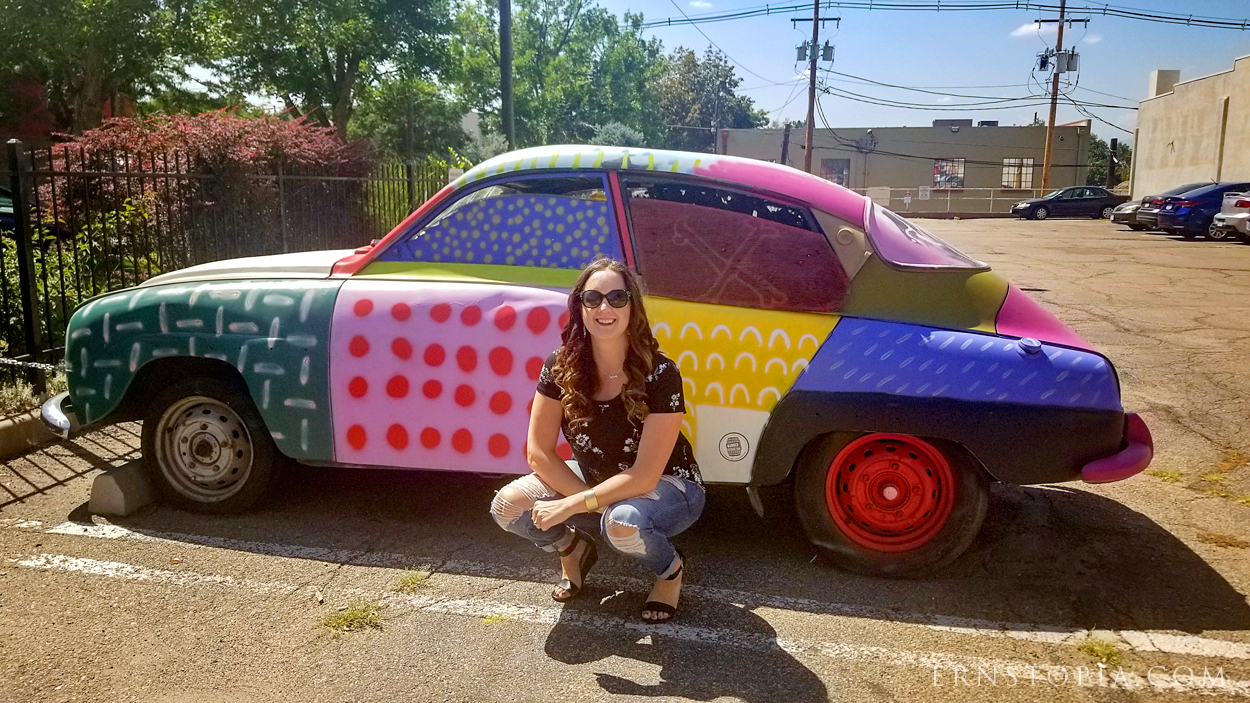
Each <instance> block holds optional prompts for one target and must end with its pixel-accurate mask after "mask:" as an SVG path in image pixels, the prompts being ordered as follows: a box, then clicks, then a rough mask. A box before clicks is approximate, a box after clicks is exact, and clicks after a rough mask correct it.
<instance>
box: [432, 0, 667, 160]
mask: <svg viewBox="0 0 1250 703" xmlns="http://www.w3.org/2000/svg"><path fill="white" fill-rule="evenodd" d="M641 23H642V17H641V15H631V14H628V13H627V14H626V15H625V21H624V23H623V24H622V22H621V21H620V20H618V18H617V17H616V15H614V14H612V13H610V12H608V11H607V10H605V9H603V8H602V7H599V6H597V5H595V4H594V3H593V2H592V0H516V2H515V3H514V4H513V35H512V47H513V109H514V112H515V116H516V117H515V120H516V131H517V142H518V145H534V144H550V143H556V142H582V141H585V140H586V139H589V138H590V137H591V135H592V134H593V133H594V129H595V125H601V124H606V123H608V122H618V123H620V124H623V125H625V126H627V127H631V128H633V129H637V130H639V131H640V132H642V133H643V134H644V135H648V136H654V135H657V134H658V133H659V130H660V122H659V120H658V119H657V116H656V115H655V111H654V104H653V100H652V96H651V94H650V92H649V90H650V88H649V83H650V81H651V80H652V79H654V78H656V77H657V76H659V75H660V73H661V71H662V70H663V67H664V62H663V55H662V46H661V44H660V42H659V40H656V39H652V40H646V39H644V38H643V37H642V29H641ZM456 37H457V38H456V40H455V42H454V43H453V46H452V52H453V54H454V56H455V59H454V61H453V67H454V68H453V69H452V72H451V75H452V76H453V78H452V80H453V82H454V84H455V85H456V89H457V93H458V94H459V96H460V97H461V99H462V100H463V101H464V102H465V103H466V104H467V105H468V106H469V107H471V108H473V109H475V110H477V111H478V112H479V113H481V114H483V115H484V116H486V117H487V118H488V119H487V121H488V123H489V124H490V125H491V126H492V127H495V128H496V129H497V128H498V124H499V112H498V110H499V97H500V96H499V37H498V21H497V14H496V3H495V2H493V1H492V0H472V1H471V2H468V3H466V4H465V5H464V6H463V7H462V8H461V10H460V12H459V14H458V15H457V18H456Z"/></svg>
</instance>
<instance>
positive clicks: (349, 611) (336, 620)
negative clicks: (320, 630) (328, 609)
mask: <svg viewBox="0 0 1250 703" xmlns="http://www.w3.org/2000/svg"><path fill="white" fill-rule="evenodd" d="M321 624H322V625H323V626H325V627H326V629H329V630H331V631H333V632H335V633H338V634H342V633H344V632H355V631H357V630H367V629H369V628H373V629H375V630H380V629H382V612H381V611H380V610H379V609H378V606H376V605H374V604H372V603H357V604H356V605H352V606H349V607H348V608H346V609H345V610H340V611H338V612H335V613H330V614H329V615H327V616H325V618H324V619H322V621H321Z"/></svg>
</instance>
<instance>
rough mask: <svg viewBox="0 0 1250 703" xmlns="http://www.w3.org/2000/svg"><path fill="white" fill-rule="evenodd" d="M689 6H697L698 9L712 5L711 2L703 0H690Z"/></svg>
mask: <svg viewBox="0 0 1250 703" xmlns="http://www.w3.org/2000/svg"><path fill="white" fill-rule="evenodd" d="M690 6H691V7H697V8H699V9H704V8H708V7H711V6H712V3H710V2H703V0H691V2H690Z"/></svg>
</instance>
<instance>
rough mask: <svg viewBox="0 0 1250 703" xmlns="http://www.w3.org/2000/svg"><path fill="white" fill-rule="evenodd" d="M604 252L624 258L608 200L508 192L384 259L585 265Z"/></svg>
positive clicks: (445, 220) (466, 209) (461, 211)
mask: <svg viewBox="0 0 1250 703" xmlns="http://www.w3.org/2000/svg"><path fill="white" fill-rule="evenodd" d="M600 254H602V255H604V256H609V257H611V258H614V259H618V260H619V259H622V258H623V256H622V254H621V245H620V241H619V240H618V238H617V236H616V233H615V232H614V230H613V227H612V212H611V209H610V208H609V207H608V204H607V202H605V201H602V200H581V199H577V198H566V197H560V196H548V195H505V196H501V197H497V198H488V199H485V200H480V201H478V202H474V203H469V204H467V205H464V206H463V207H460V208H458V209H457V210H455V211H454V212H452V213H451V214H449V215H447V216H446V217H442V218H441V219H439V220H438V222H436V223H435V224H433V225H430V226H427V227H425V228H424V229H423V230H421V232H420V233H419V235H416V236H413V237H411V238H409V239H408V240H407V241H405V242H401V243H399V244H397V245H396V246H393V247H391V248H390V249H389V250H387V251H386V252H384V253H383V254H382V256H381V257H380V260H382V261H428V262H441V263H461V264H504V265H508V266H535V267H539V268H562V269H580V268H584V267H585V266H586V264H588V263H590V262H591V261H592V260H594V258H595V257H596V256H597V255H600ZM479 319H480V318H479ZM466 324H468V323H467V321H466ZM474 324H476V323H474Z"/></svg>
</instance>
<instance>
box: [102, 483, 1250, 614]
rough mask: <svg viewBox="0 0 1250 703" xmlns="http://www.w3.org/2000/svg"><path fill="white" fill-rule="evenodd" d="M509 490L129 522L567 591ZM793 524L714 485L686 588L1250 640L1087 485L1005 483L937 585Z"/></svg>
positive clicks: (439, 489)
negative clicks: (851, 567)
mask: <svg viewBox="0 0 1250 703" xmlns="http://www.w3.org/2000/svg"><path fill="white" fill-rule="evenodd" d="M506 482H507V479H506V478H485V477H479V476H474V475H468V474H457V473H440V472H418V471H381V470H347V469H308V468H301V469H299V470H295V471H289V472H287V473H286V475H285V476H284V477H283V478H282V479H281V480H280V482H279V484H278V485H277V486H276V490H275V491H274V495H273V496H272V497H271V498H270V500H269V502H267V503H266V504H265V505H263V506H262V507H260V508H258V509H257V510H256V511H254V512H253V513H250V514H246V515H240V516H208V515H197V514H191V513H184V512H181V511H178V510H174V509H171V508H167V507H163V506H157V507H155V508H150V509H148V510H146V511H145V512H142V513H140V514H139V515H137V516H135V517H132V518H129V519H126V520H119V521H117V522H118V524H121V525H124V526H125V527H127V528H129V529H131V530H135V531H137V532H141V533H143V532H146V533H162V534H163V536H168V533H177V534H182V535H186V536H187V538H188V539H189V540H190V541H198V540H199V539H216V540H222V539H229V540H241V541H245V542H249V543H258V544H255V545H253V546H250V547H241V548H244V549H253V550H255V551H258V552H265V551H266V549H268V547H265V546H264V545H288V546H289V545H298V546H301V547H312V548H321V549H328V550H358V551H359V554H360V556H358V557H353V558H351V559H350V560H348V561H350V562H351V563H357V564H368V563H371V562H370V557H369V556H368V554H369V553H377V554H390V555H396V554H398V555H404V556H405V558H411V560H412V561H413V562H416V561H421V560H432V561H433V562H439V563H441V562H442V561H443V560H445V559H454V560H455V561H454V562H452V566H451V567H448V568H445V569H444V570H448V571H455V566H454V564H468V563H472V564H474V565H476V566H475V567H474V568H475V569H476V572H475V573H474V574H473V575H477V576H495V577H497V578H513V579H516V578H521V579H523V580H528V579H531V578H532V579H533V580H536V581H537V580H542V579H545V578H547V577H545V576H540V574H545V573H547V571H550V580H551V581H552V582H554V581H555V580H556V569H555V563H554V560H553V559H551V557H550V555H548V554H546V553H544V552H541V551H539V550H537V549H535V548H534V547H533V546H532V545H530V544H528V543H526V542H525V541H523V540H521V539H520V538H518V537H516V536H514V535H510V534H507V533H505V532H503V531H502V530H499V529H498V527H497V526H496V525H495V523H494V521H492V520H491V519H490V516H489V515H488V513H487V508H488V506H489V504H490V500H491V497H492V495H493V491H494V490H495V489H497V488H498V487H500V486H502V485H503V484H504V483H506ZM793 524H794V521H793V520H786V521H784V522H782V523H781V524H778V522H777V521H775V520H772V521H765V520H760V519H759V518H757V517H756V516H755V514H754V513H753V512H752V511H751V509H750V507H749V504H748V503H747V500H746V496H745V492H744V491H742V489H740V488H728V487H711V488H710V489H709V496H708V507H707V509H706V510H705V512H704V516H703V518H702V519H700V521H699V522H698V523H697V524H696V525H695V526H694V527H692V528H691V529H690V530H688V531H687V532H686V533H684V534H682V535H681V536H679V537H678V538H677V541H678V543H679V544H680V545H681V546H682V548H683V550H684V551H685V552H686V553H687V554H688V555H690V556H691V557H692V563H693V564H694V565H695V566H696V567H697V568H696V569H694V570H693V573H692V574H690V575H689V576H688V577H687V584H689V585H697V586H700V587H703V588H713V589H724V590H726V591H733V592H735V594H736V595H735V599H736V600H735V602H743V603H746V604H747V605H748V606H749V607H753V604H756V605H769V606H771V607H781V608H788V609H793V610H799V611H809V612H823V613H832V614H838V615H849V616H859V617H865V618H871V619H884V620H891V621H897V622H920V623H926V624H947V625H956V626H959V625H968V626H974V627H985V626H991V627H993V626H998V627H1004V628H1007V629H1025V630H1035V629H1042V630H1058V631H1070V630H1077V629H1089V628H1099V629H1113V630H1180V631H1184V632H1189V633H1200V632H1204V631H1210V630H1226V631H1236V630H1247V629H1250V606H1248V605H1247V602H1246V599H1245V597H1244V596H1243V595H1242V594H1240V593H1238V592H1237V591H1236V590H1235V589H1234V588H1233V587H1232V586H1231V585H1230V584H1229V583H1228V582H1227V581H1226V580H1225V579H1224V578H1223V577H1222V576H1221V575H1220V574H1219V573H1218V572H1217V571H1216V570H1215V569H1213V568H1212V567H1211V566H1210V565H1208V564H1207V563H1206V562H1205V561H1203V559H1202V558H1201V557H1200V556H1198V555H1197V554H1195V553H1194V552H1193V551H1192V550H1191V549H1189V547H1187V546H1186V545H1185V544H1184V543H1183V542H1181V541H1180V540H1178V539H1177V538H1176V537H1174V536H1172V534H1171V533H1169V532H1168V531H1167V530H1165V529H1163V528H1162V527H1160V526H1159V525H1158V524H1156V523H1155V522H1154V521H1152V520H1150V519H1149V518H1147V517H1146V516H1144V515H1141V514H1140V513H1137V512H1135V511H1133V510H1131V509H1129V508H1127V507H1125V506H1124V505H1122V504H1120V503H1117V502H1115V501H1113V500H1110V499H1107V498H1103V497H1101V496H1098V495H1095V494H1092V493H1088V492H1086V491H1083V490H1080V489H1077V488H1069V487H1066V486H1052V487H1018V486H1007V485H998V486H995V488H994V490H993V493H992V499H991V505H990V512H989V515H988V517H987V519H986V523H985V526H984V527H983V529H982V532H981V535H980V537H979V538H978V540H977V541H976V543H975V544H974V545H973V547H972V548H971V549H970V550H969V552H968V553H967V554H965V555H964V556H963V557H961V558H960V560H958V561H957V562H956V563H955V564H953V565H952V566H950V567H947V568H946V569H945V571H944V572H942V573H940V574H938V576H937V577H935V578H931V579H927V580H898V581H893V580H884V579H874V578H868V577H862V576H857V575H853V574H849V573H846V572H843V571H840V570H838V569H836V568H834V567H832V566H830V565H827V564H825V563H823V560H822V559H819V558H817V557H816V553H815V550H814V549H813V548H812V547H811V546H810V545H809V544H808V543H807V541H806V539H805V538H804V536H803V535H802V534H801V533H800V532H799V531H798V530H797V528H796V527H794V526H793ZM314 558H315V557H314ZM409 563H412V562H409ZM378 565H382V566H385V565H389V564H387V563H384V562H378ZM518 574H521V576H518ZM614 576H620V577H626V576H628V577H633V578H640V577H642V576H645V575H644V574H642V573H641V572H640V571H637V570H636V569H634V568H633V565H631V564H626V563H624V560H623V559H621V558H618V557H616V556H615V555H607V554H605V556H604V558H603V559H601V562H600V566H599V567H598V568H597V569H596V570H595V573H594V574H592V576H591V579H590V584H591V585H592V586H593V585H594V584H595V582H596V581H599V582H600V583H602V582H606V581H607V580H609V579H611V578H613V577H614ZM544 588H545V586H544ZM738 596H742V597H741V598H738ZM696 600H700V599H696ZM704 600H705V599H704ZM962 620H968V621H975V622H961V621H962Z"/></svg>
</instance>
